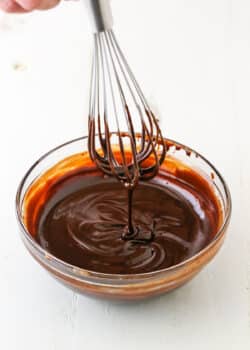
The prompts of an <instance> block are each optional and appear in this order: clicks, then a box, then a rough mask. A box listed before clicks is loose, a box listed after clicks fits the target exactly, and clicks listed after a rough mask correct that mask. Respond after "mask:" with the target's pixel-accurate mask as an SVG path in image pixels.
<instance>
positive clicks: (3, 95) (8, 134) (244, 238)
mask: <svg viewBox="0 0 250 350" xmlns="http://www.w3.org/2000/svg"><path fill="white" fill-rule="evenodd" d="M112 2H113V8H114V16H115V19H116V32H117V35H118V36H119V38H120V43H121V45H122V46H123V47H124V48H125V52H126V54H127V56H128V59H129V62H130V63H131V65H132V67H133V69H134V71H135V72H136V75H137V77H138V79H139V80H140V82H141V85H142V86H143V88H144V91H145V92H146V95H147V96H148V99H149V101H150V102H151V104H152V105H153V106H154V108H155V109H156V111H157V113H158V114H159V115H160V118H161V123H162V127H163V129H164V133H165V135H167V136H168V137H171V138H174V139H176V140H179V141H181V142H183V143H186V144H188V145H190V146H191V147H194V148H196V149H197V150H199V151H200V152H201V153H203V154H204V155H205V156H207V157H208V159H210V160H212V161H213V162H214V164H215V165H216V166H217V167H218V168H219V170H220V171H221V172H222V174H223V175H224V176H225V178H226V180H227V182H228V184H229V186H230V189H231V192H232V198H233V216H232V221H231V225H230V229H229V232H228V237H227V240H226V242H225V245H224V246H223V249H222V250H221V251H220V253H219V255H218V256H217V257H216V258H215V259H214V261H213V262H212V263H210V264H209V266H207V268H205V269H204V270H203V272H202V273H200V274H199V275H198V276H197V277H196V278H195V279H194V280H193V281H192V282H190V283H188V284H187V285H186V286H184V287H182V288H181V289H179V290H176V291H175V292H172V293H170V294H168V295H165V296H162V297H160V298H156V299H154V300H150V301H144V302H138V303H136V304H132V305H131V304H127V303H123V302H119V303H112V302H108V301H102V300H94V299H90V298H88V297H84V296H79V295H77V294H75V293H73V292H72V291H69V290H67V289H66V288H64V287H63V286H61V285H60V284H58V283H57V282H55V281H54V280H53V279H52V278H51V277H50V276H49V275H48V274H47V273H46V272H45V271H44V270H43V269H42V268H41V267H40V266H39V265H38V264H37V263H36V262H35V261H34V260H33V259H32V258H31V256H29V255H28V253H27V252H26V250H25V248H24V246H23V245H22V243H21V240H20V238H19V236H18V229H17V224H16V219H15V210H14V197H15V191H16V188H17V185H18V183H19V181H20V179H21V177H22V175H23V174H24V172H25V171H26V170H27V168H28V167H29V166H30V165H31V164H32V163H33V162H34V161H35V160H36V159H37V158H38V157H39V156H40V155H41V154H42V153H44V152H45V151H47V150H48V149H50V148H52V147H53V146H56V145H58V144H59V143H61V142H63V141H66V140H69V139H71V138H74V137H77V136H80V135H82V134H84V133H85V134H86V130H87V122H86V120H87V118H86V116H87V97H88V86H89V66H90V58H91V55H90V49H91V39H92V38H91V36H90V34H89V32H88V30H87V28H88V27H87V24H86V14H85V13H84V11H83V7H82V5H81V4H79V2H67V3H66V2H65V3H64V4H62V5H61V6H59V7H58V8H57V9H55V10H51V11H48V12H36V13H33V14H31V15H25V16H11V15H6V14H2V13H1V14H0V115H1V119H0V120H1V124H0V155H1V156H0V158H1V163H0V164H1V171H0V184H1V185H0V186H1V187H0V188H1V190H0V195H1V196H0V218H1V221H0V222H1V254H0V278H1V282H0V283H1V288H0V303H1V307H0V349H2V350H16V349H18V350H22V349H25V350H29V349H36V350H57V349H58V350H66V349H67V350H68V349H88V350H92V349H109V350H110V349H121V350H123V349H124V350H125V349H126V350H128V349H130V350H133V349H145V350H147V349H150V350H151V349H157V350H161V349H162V350H163V349H164V350H165V349H171V350H176V349H180V350H181V349H195V350H196V349H197V350H200V349H203V350H211V349H220V350H222V349H227V350H229V349H233V350H235V349H237V350H238V349H240V350H247V349H249V348H250V228H249V227H250V209H249V208H250V124H249V120H250V1H249V0H210V1H207V0H188V1H187V0H175V1H171V0H166V1H165V0H156V1H152V0H151V1H149V0H136V1H134V0H127V1H122V0H113V1H112ZM167 346H169V347H167Z"/></svg>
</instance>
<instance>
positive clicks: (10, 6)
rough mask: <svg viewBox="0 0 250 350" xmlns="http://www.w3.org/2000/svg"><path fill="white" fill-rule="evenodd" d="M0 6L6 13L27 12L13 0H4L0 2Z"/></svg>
mask: <svg viewBox="0 0 250 350" xmlns="http://www.w3.org/2000/svg"><path fill="white" fill-rule="evenodd" d="M0 8H1V9H2V10H3V11H4V12H7V13H23V12H27V11H26V10H25V9H24V8H22V6H20V5H19V4H17V3H16V2H15V1H13V0H4V1H1V2H0Z"/></svg>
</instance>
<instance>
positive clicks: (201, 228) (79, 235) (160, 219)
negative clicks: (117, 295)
mask: <svg viewBox="0 0 250 350" xmlns="http://www.w3.org/2000/svg"><path fill="white" fill-rule="evenodd" d="M90 178H91V176H87V175H86V174H85V175H82V176H81V177H79V176H78V177H72V178H70V179H68V180H67V181H64V182H63V183H61V184H60V186H58V188H57V189H56V191H55V195H54V196H52V197H51V198H50V200H48V201H47V202H46V205H45V207H44V209H43V213H42V215H41V218H40V221H39V225H38V234H37V236H36V238H37V240H38V242H39V243H40V244H41V245H42V246H43V247H44V248H45V249H47V250H48V251H50V252H51V253H52V254H54V255H55V256H57V257H58V258H60V259H62V260H64V261H66V262H68V263H71V264H73V265H75V266H79V267H82V268H85V269H88V270H92V271H97V272H103V273H115V274H132V273H144V272H149V271H154V270H159V269H162V268H166V267H169V266H172V265H175V264H177V263H179V262H181V261H183V260H185V259H186V258H188V257H190V256H192V255H193V254H195V253H196V252H198V251H199V250H200V249H202V248H203V247H204V246H205V245H206V244H207V242H208V241H209V240H210V239H211V232H213V231H214V227H213V225H214V223H213V222H212V220H210V219H209V218H210V216H209V215H206V214H207V213H206V212H207V211H209V210H210V207H209V205H210V204H211V203H209V202H207V201H206V200H204V197H202V196H201V195H200V194H199V192H198V191H196V190H195V189H194V188H191V187H190V188H189V187H188V185H187V184H185V183H182V182H181V181H180V182H178V180H177V181H176V180H175V181H173V182H171V181H170V179H169V178H168V177H167V173H166V174H165V175H164V174H161V177H160V176H158V177H156V178H155V179H154V180H152V181H151V182H148V183H141V184H139V185H138V187H137V188H136V190H135V192H134V201H133V217H134V222H135V223H136V232H135V234H134V237H133V238H132V239H130V240H128V241H124V240H123V239H122V233H123V232H124V230H125V228H126V224H127V193H126V190H125V189H124V188H123V187H122V186H121V185H120V184H119V183H118V182H116V181H115V179H112V178H108V179H107V178H106V179H105V178H102V180H100V176H99V177H98V178H97V180H96V181H92V183H91V184H90V182H89V179H90ZM93 178H94V176H93ZM92 180H93V179H92ZM166 180H167V182H168V184H167V185H166ZM86 183H87V184H88V185H86ZM84 184H85V185H84Z"/></svg>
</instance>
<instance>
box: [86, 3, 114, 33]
mask: <svg viewBox="0 0 250 350" xmlns="http://www.w3.org/2000/svg"><path fill="white" fill-rule="evenodd" d="M84 2H85V4H86V6H87V9H88V12H89V17H90V19H91V22H92V29H93V31H94V33H98V32H103V31H105V30H109V29H111V28H112V26H113V18H112V13H111V7H110V1H109V0H84Z"/></svg>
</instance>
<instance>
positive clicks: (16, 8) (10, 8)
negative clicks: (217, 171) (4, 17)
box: [0, 0, 60, 13]
mask: <svg viewBox="0 0 250 350" xmlns="http://www.w3.org/2000/svg"><path fill="white" fill-rule="evenodd" d="M59 2H60V0H0V9H2V10H3V11H5V12H10V13H18V12H19V13H22V12H30V11H33V10H48V9H51V8H52V7H55V6H56V5H57V4H58V3H59Z"/></svg>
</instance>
